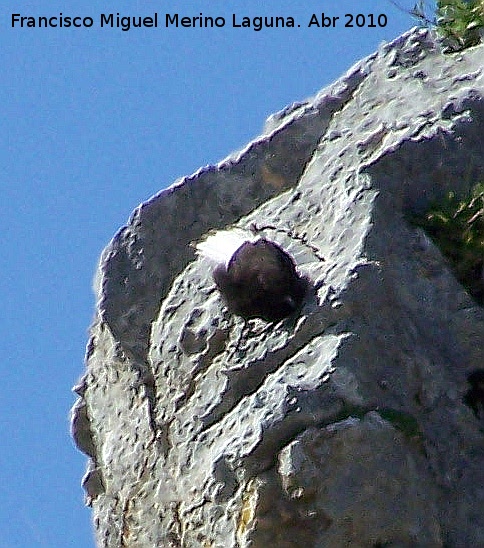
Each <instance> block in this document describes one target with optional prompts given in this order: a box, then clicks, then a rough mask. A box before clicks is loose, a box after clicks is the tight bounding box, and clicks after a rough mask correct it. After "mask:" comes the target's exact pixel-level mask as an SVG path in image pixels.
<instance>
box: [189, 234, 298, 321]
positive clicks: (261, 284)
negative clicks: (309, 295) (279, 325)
mask: <svg viewBox="0 0 484 548" xmlns="http://www.w3.org/2000/svg"><path fill="white" fill-rule="evenodd" d="M197 249H198V252H199V254H201V255H203V256H206V257H209V258H211V259H212V260H215V261H216V262H217V263H218V265H217V266H216V268H215V269H214V272H213V278H214V281H215V284H216V286H217V288H218V289H219V291H220V293H221V294H222V296H223V298H224V300H225V302H226V304H227V306H228V308H229V310H230V312H232V313H233V314H236V315H238V316H241V317H243V318H245V319H251V318H262V319H264V320H266V321H279V320H282V319H283V318H285V317H287V316H289V315H291V314H292V313H293V312H294V311H295V310H296V309H297V308H298V307H299V306H300V304H301V302H302V300H303V298H304V295H305V293H306V289H307V280H306V278H304V277H302V276H300V275H299V274H298V272H297V270H296V264H295V262H294V260H293V259H292V257H291V256H290V255H289V254H288V253H287V252H286V251H284V250H283V249H282V247H280V246H279V245H278V244H276V243H275V242H272V241H270V240H267V239H265V238H249V239H247V237H246V235H245V233H244V232H243V231H241V230H234V231H227V232H219V233H217V234H215V235H213V236H210V237H209V238H207V240H205V241H204V242H201V243H200V244H198V246H197Z"/></svg>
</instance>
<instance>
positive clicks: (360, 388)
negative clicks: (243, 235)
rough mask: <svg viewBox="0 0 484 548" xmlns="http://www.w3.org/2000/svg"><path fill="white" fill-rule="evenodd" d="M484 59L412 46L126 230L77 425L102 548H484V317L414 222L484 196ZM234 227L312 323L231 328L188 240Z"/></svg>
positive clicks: (174, 192) (297, 114) (274, 125)
mask: <svg viewBox="0 0 484 548" xmlns="http://www.w3.org/2000/svg"><path fill="white" fill-rule="evenodd" d="M483 59H484V47H483V46H477V47H475V48H471V49H468V50H466V51H464V52H461V53H457V54H452V55H443V54H442V53H441V50H440V48H439V46H438V44H436V42H435V41H434V39H433V37H432V35H431V34H430V33H429V31H426V30H412V31H410V32H409V33H407V34H406V35H404V36H402V37H400V38H399V39H397V40H396V41H394V42H393V43H391V44H387V45H384V46H382V47H381V49H380V50H379V51H378V52H377V53H376V54H375V55H372V56H370V57H368V58H367V59H364V60H363V61H362V62H360V63H359V64H357V65H356V66H355V67H353V68H352V69H351V70H350V71H349V72H348V73H347V74H346V75H345V76H343V77H342V78H341V79H340V80H338V81H337V82H335V83H334V84H333V85H331V86H330V87H328V88H327V89H324V90H323V91H321V92H320V93H319V94H318V95H317V96H316V97H314V98H313V99H311V100H308V101H305V102H303V103H299V104H296V105H293V106H292V107H289V108H287V109H286V110H284V111H282V112H281V113H279V114H276V115H274V116H272V117H271V118H270V119H269V121H268V123H267V126H266V129H265V132H264V134H263V135H262V136H261V137H260V138H258V139H257V140H255V141H254V142H252V143H250V144H249V145H248V146H247V147H246V148H245V149H244V150H242V151H241V152H239V153H237V154H234V155H232V156H231V157H229V158H227V159H226V160H224V161H223V162H221V163H220V164H219V165H217V166H210V167H206V168H203V169H201V170H200V171H199V172H197V173H196V174H194V175H193V176H191V177H187V178H185V179H183V180H182V181H179V182H177V183H175V184H174V185H173V186H171V187H170V188H168V189H167V190H164V191H162V192H160V193H159V194H158V195H156V196H154V197H153V198H151V199H150V200H148V201H147V202H146V203H144V204H142V205H140V206H139V207H138V208H137V209H136V210H135V211H134V213H133V215H132V217H131V219H130V220H129V222H128V224H127V225H126V226H125V227H124V228H123V229H122V230H120V231H119V232H118V233H117V234H116V235H115V237H114V238H113V240H112V241H111V242H110V244H109V245H108V246H107V248H106V250H105V251H104V253H103V255H102V257H101V261H100V265H99V269H98V274H97V277H96V292H97V299H98V302H97V310H96V317H95V321H94V323H93V325H92V327H91V338H90V342H89V345H88V349H87V359H86V361H87V370H86V373H85V375H84V377H83V378H82V380H81V381H80V383H79V384H78V386H77V387H75V390H76V392H77V393H78V394H79V396H80V398H79V400H78V402H77V403H76V405H75V407H74V409H73V415H72V416H73V419H72V431H73V436H74V438H75V440H76V441H77V443H78V445H79V447H80V448H81V449H82V450H83V451H84V452H85V453H86V454H87V455H89V466H88V471H87V473H86V476H85V478H84V485H85V488H86V491H87V498H88V502H89V504H91V505H92V508H93V515H94V524H95V530H96V537H97V543H98V545H99V546H100V547H101V546H103V547H110V548H111V547H113V548H114V547H120V546H129V547H146V548H152V547H154V546H159V547H197V548H198V547H220V548H228V547H244V546H249V545H250V546H253V547H256V548H257V547H261V548H262V547H267V546H274V547H301V546H314V547H327V546H331V547H339V546H355V547H360V546H361V547H371V546H373V547H378V546H398V547H406V546H408V547H410V546H412V547H414V546H424V547H432V546H436V547H437V546H452V547H454V546H455V547H459V548H460V547H464V546H469V547H471V546H482V545H484V513H483V512H482V508H483V505H484V489H483V485H484V466H483V463H484V433H483V428H482V427H483V425H482V424H481V423H480V421H479V418H478V417H476V414H475V412H473V409H471V408H470V407H469V406H468V405H466V403H465V394H466V392H467V391H468V389H469V385H468V382H467V376H468V375H469V373H471V372H472V371H474V370H476V369H479V368H481V367H483V364H484V344H483V342H484V311H483V309H482V307H479V306H477V305H476V304H475V303H474V302H473V301H472V299H471V298H470V297H469V296H468V294H467V293H466V292H465V290H464V289H463V288H462V287H461V286H460V285H459V284H458V283H457V281H456V280H455V278H454V276H453V274H452V272H451V271H450V269H449V267H448V264H447V262H446V261H445V259H444V258H443V257H442V255H441V253H440V252H439V250H438V249H437V248H436V247H435V246H434V244H433V243H432V242H431V241H430V239H429V238H428V237H427V236H426V235H425V234H424V233H423V232H422V231H421V230H420V229H417V228H415V227H413V226H412V225H411V224H409V222H408V221H407V218H408V215H409V214H411V213H414V212H418V211H421V210H422V209H423V208H425V207H426V205H427V204H428V203H429V202H430V201H432V200H434V199H438V198H439V197H440V196H443V195H444V194H445V193H446V192H447V191H449V190H453V191H455V192H457V193H465V192H467V191H468V189H469V186H470V185H471V184H472V183H474V182H476V181H478V180H484V152H483V151H484V101H483V95H484V75H483V72H484V67H483V62H482V60H483ZM233 226H237V227H239V228H241V229H250V228H251V227H252V229H253V230H254V229H256V230H258V231H259V233H260V234H262V235H263V236H264V237H266V238H268V239H270V240H273V241H275V242H276V243H277V244H278V245H280V246H281V247H283V248H284V249H285V250H286V251H287V252H288V253H290V255H291V256H292V257H293V258H294V260H295V262H296V264H297V268H298V271H299V272H300V273H301V274H302V275H304V276H306V277H307V278H309V280H310V290H309V291H308V294H307V295H306V298H305V300H304V303H303V306H302V308H301V310H300V311H298V313H297V314H295V315H293V316H291V317H290V318H288V319H286V320H284V321H282V322H280V323H278V324H275V325H274V324H267V323H265V322H263V321H262V320H258V319H255V320H250V321H249V322H244V321H243V320H242V319H240V318H237V317H234V316H232V315H230V314H229V313H228V311H227V309H226V307H225V306H224V302H223V300H222V299H221V297H220V294H219V293H218V292H217V291H216V288H215V285H214V283H213V280H212V278H211V267H210V265H209V263H207V261H206V260H205V259H203V258H199V257H196V255H195V250H194V247H193V244H194V243H196V242H198V241H200V239H201V238H203V237H204V235H206V234H207V233H208V232H210V231H213V230H218V229H229V228H231V227H233Z"/></svg>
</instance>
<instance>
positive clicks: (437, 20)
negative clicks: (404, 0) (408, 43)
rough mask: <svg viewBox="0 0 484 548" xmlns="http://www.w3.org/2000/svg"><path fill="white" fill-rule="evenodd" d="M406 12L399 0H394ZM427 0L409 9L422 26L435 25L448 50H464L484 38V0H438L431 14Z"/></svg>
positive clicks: (392, 0)
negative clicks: (429, 13)
mask: <svg viewBox="0 0 484 548" xmlns="http://www.w3.org/2000/svg"><path fill="white" fill-rule="evenodd" d="M390 1H391V2H392V3H393V4H394V5H395V6H397V7H398V8H399V9H401V10H402V11H407V10H404V9H403V8H402V7H401V6H400V5H399V4H398V3H397V2H395V1H394V0H390ZM428 12H429V8H428V6H427V2H426V0H419V1H418V3H417V4H415V5H414V7H413V8H412V9H411V10H409V11H407V13H409V14H410V15H411V16H412V17H415V18H416V19H417V21H418V22H419V24H420V25H422V26H424V27H429V28H435V29H436V30H437V32H438V33H439V35H440V36H441V37H442V39H443V41H444V44H445V46H446V48H447V49H446V52H453V51H460V50H463V49H466V48H469V47H471V46H475V45H477V44H479V43H480V42H481V41H482V40H483V38H484V32H483V31H484V0H437V1H436V3H435V12H434V13H433V14H432V15H428Z"/></svg>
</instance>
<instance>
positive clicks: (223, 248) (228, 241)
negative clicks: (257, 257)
mask: <svg viewBox="0 0 484 548" xmlns="http://www.w3.org/2000/svg"><path fill="white" fill-rule="evenodd" d="M253 240H254V237H253V235H252V234H250V233H248V232H245V231H244V230H241V229H240V228H234V229H233V230H225V231H220V232H216V233H215V234H212V235H211V236H208V238H206V239H205V240H203V242H200V243H199V244H197V253H198V254H199V255H201V256H202V257H206V258H207V259H211V260H212V261H215V262H216V263H224V264H225V265H227V264H228V262H229V261H230V259H231V258H232V255H233V254H234V253H235V252H236V251H237V249H239V247H241V246H242V244H244V243H245V242H247V241H253Z"/></svg>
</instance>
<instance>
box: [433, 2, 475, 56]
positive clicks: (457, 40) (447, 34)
mask: <svg viewBox="0 0 484 548" xmlns="http://www.w3.org/2000/svg"><path fill="white" fill-rule="evenodd" d="M436 16H437V30H438V31H439V33H440V34H441V35H442V36H443V37H444V38H446V39H447V40H448V41H449V42H450V44H449V46H450V47H451V48H452V50H460V49H465V48H469V47H471V46H475V45H476V44H479V42H480V41H481V39H482V31H483V29H484V0H438V1H437V11H436Z"/></svg>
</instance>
